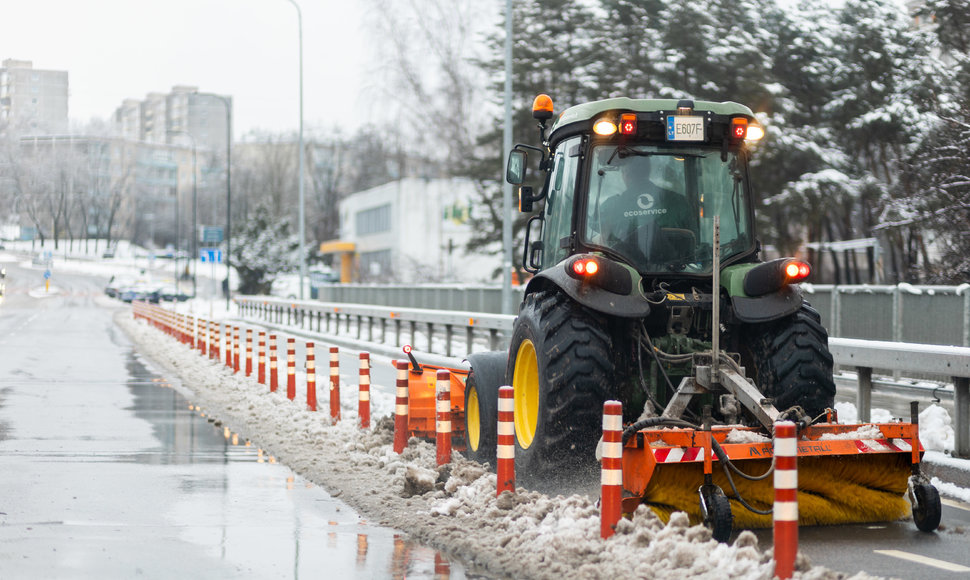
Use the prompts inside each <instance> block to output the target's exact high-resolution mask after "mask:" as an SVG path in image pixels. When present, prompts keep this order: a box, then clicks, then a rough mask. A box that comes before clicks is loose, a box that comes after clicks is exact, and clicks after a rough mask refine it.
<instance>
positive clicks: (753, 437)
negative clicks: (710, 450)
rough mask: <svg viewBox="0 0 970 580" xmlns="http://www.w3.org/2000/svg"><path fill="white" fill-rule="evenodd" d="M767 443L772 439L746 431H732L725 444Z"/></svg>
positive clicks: (729, 432)
mask: <svg viewBox="0 0 970 580" xmlns="http://www.w3.org/2000/svg"><path fill="white" fill-rule="evenodd" d="M766 441H771V437H766V436H765V435H762V434H761V433H758V432H756V431H748V430H745V429H731V430H730V431H728V434H727V437H725V438H724V442H725V443H764V442H766Z"/></svg>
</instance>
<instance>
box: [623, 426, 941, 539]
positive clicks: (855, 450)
mask: <svg viewBox="0 0 970 580" xmlns="http://www.w3.org/2000/svg"><path fill="white" fill-rule="evenodd" d="M918 431H919V426H918V425H915V424H913V423H879V424H864V425H839V424H835V423H821V424H815V425H813V426H811V427H807V428H805V429H803V430H802V431H801V432H800V433H799V442H798V512H799V524H800V525H826V524H845V523H865V522H882V521H892V520H897V519H900V518H903V517H905V516H907V515H908V514H909V511H910V508H909V502H908V501H907V499H906V494H907V485H908V481H909V477H910V476H911V475H912V473H913V467H912V466H913V465H914V464H918V463H919V461H920V457H921V456H922V451H923V449H922V447H921V446H920V443H919V438H918ZM761 433H762V432H761V431H760V430H758V429H754V428H743V427H714V428H712V429H711V435H712V437H713V438H714V439H715V440H716V441H717V442H718V443H719V444H720V447H721V449H722V450H723V451H724V453H725V454H726V455H727V457H728V458H729V460H730V462H731V463H732V464H733V465H734V466H735V467H737V468H738V469H739V470H740V471H742V472H744V473H745V474H747V475H749V476H760V475H762V474H764V473H766V472H767V471H768V470H769V469H770V468H771V465H772V455H773V445H772V441H771V440H770V439H769V438H767V437H764V436H763V435H761ZM705 438H706V434H705V433H704V432H702V431H696V430H693V429H669V428H668V429H644V430H641V431H638V432H636V434H635V435H634V436H633V437H631V438H630V439H629V441H627V443H626V446H625V448H624V450H623V487H624V488H625V490H626V491H627V492H628V493H629V494H632V497H627V498H626V499H624V504H623V507H624V509H623V511H624V512H627V513H632V512H633V510H634V509H636V506H637V505H639V504H640V503H645V504H647V505H648V506H650V507H651V508H652V509H653V510H654V512H656V513H657V514H658V515H659V516H660V517H661V518H662V519H664V521H666V520H667V519H668V518H669V517H670V514H671V513H672V512H674V511H683V512H686V513H687V514H688V515H689V516H690V520H691V523H693V524H697V523H701V522H702V519H703V518H702V516H701V509H700V503H699V501H698V491H697V490H698V488H699V487H700V486H701V485H702V484H703V483H704V473H705V447H704V443H703V441H704V439H705ZM710 457H711V460H710V464H709V467H708V468H707V471H709V472H710V473H711V475H712V477H713V483H714V484H716V485H718V486H720V487H721V489H723V490H724V493H725V494H726V495H727V496H728V498H729V500H730V502H731V512H732V514H733V516H734V527H735V529H738V528H764V527H771V525H772V518H771V515H770V514H768V515H760V514H756V513H754V512H752V511H750V510H748V509H747V508H745V507H744V506H743V505H742V504H741V502H740V500H739V499H738V496H740V497H741V498H743V499H744V500H745V501H746V502H747V503H748V504H749V505H751V506H752V507H754V508H757V509H759V510H771V508H772V505H773V502H774V487H773V485H774V482H773V477H771V476H768V477H765V478H763V479H760V480H757V481H752V480H750V479H747V478H744V477H741V476H739V475H738V474H736V473H732V476H731V480H733V483H734V486H735V489H736V491H735V489H732V487H731V482H730V481H729V480H728V477H727V476H726V475H725V473H724V471H725V470H724V469H723V468H722V465H721V462H720V461H719V460H718V458H717V457H716V456H715V455H714V454H710Z"/></svg>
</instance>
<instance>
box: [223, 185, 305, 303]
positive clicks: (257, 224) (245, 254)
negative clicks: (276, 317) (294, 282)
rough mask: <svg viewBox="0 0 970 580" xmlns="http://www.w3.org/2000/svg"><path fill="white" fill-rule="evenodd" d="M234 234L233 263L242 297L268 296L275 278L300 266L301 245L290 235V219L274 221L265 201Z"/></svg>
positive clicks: (276, 219) (275, 219)
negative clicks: (249, 295) (297, 265)
mask: <svg viewBox="0 0 970 580" xmlns="http://www.w3.org/2000/svg"><path fill="white" fill-rule="evenodd" d="M232 235H233V246H232V264H233V266H234V267H235V269H236V273H237V274H238V275H239V292H240V293H242V294H269V291H270V286H271V285H272V283H273V279H274V278H275V277H276V275H277V274H279V273H280V272H286V271H290V270H292V269H293V268H295V267H296V264H297V263H298V258H299V246H300V242H299V240H297V237H296V236H295V235H294V234H292V233H291V232H290V221H289V219H284V218H274V217H273V213H272V211H271V208H270V205H269V204H268V203H267V202H266V201H262V202H260V203H259V204H258V205H257V207H256V211H254V212H252V214H251V215H250V217H249V219H248V220H247V221H246V222H244V223H243V225H242V227H241V228H239V230H238V231H237V230H235V229H234V230H233V233H232Z"/></svg>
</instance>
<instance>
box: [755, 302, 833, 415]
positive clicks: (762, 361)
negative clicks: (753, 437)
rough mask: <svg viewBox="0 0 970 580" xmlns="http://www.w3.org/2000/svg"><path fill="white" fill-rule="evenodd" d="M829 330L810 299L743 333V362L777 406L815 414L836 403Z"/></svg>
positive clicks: (762, 390)
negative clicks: (806, 302)
mask: <svg viewBox="0 0 970 580" xmlns="http://www.w3.org/2000/svg"><path fill="white" fill-rule="evenodd" d="M828 344H829V336H828V332H827V331H826V330H825V328H824V327H823V326H822V324H821V317H820V316H819V314H818V312H816V311H815V309H814V308H812V307H811V306H809V305H808V304H803V305H802V307H801V308H800V309H799V310H798V312H795V313H794V314H792V315H790V316H786V317H784V318H781V319H779V320H773V321H771V322H767V323H763V324H752V325H749V326H747V327H746V328H744V330H743V331H742V333H741V345H740V348H739V350H740V351H741V363H742V364H743V365H744V366H745V367H746V371H747V374H748V376H749V377H752V378H753V379H754V381H755V385H757V387H758V389H759V390H760V391H761V392H762V393H764V394H765V396H767V397H770V398H771V399H773V400H774V406H775V408H776V409H778V410H779V411H785V410H786V409H789V408H791V407H794V406H799V407H801V408H802V409H804V410H805V412H806V413H807V414H808V415H810V416H811V417H813V418H814V417H817V416H818V415H821V414H822V413H824V412H825V409H827V408H831V407H833V406H834V405H835V381H834V379H833V377H832V354H831V353H830V352H829V346H828Z"/></svg>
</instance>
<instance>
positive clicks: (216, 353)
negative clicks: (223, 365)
mask: <svg viewBox="0 0 970 580" xmlns="http://www.w3.org/2000/svg"><path fill="white" fill-rule="evenodd" d="M209 324H210V325H211V326H210V327H209V338H210V340H211V341H212V342H211V344H209V358H211V359H215V360H222V355H221V353H220V351H221V350H222V349H221V345H220V344H219V343H220V342H221V341H222V325H220V324H219V323H218V322H215V321H212V322H210V323H209Z"/></svg>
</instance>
